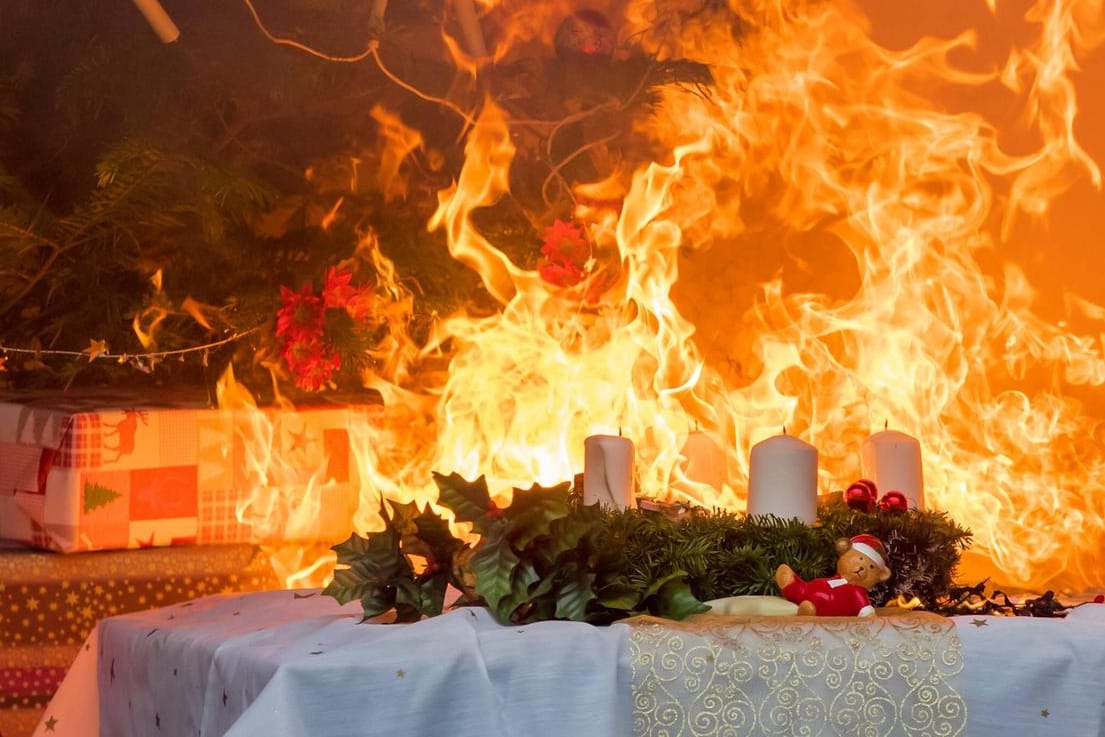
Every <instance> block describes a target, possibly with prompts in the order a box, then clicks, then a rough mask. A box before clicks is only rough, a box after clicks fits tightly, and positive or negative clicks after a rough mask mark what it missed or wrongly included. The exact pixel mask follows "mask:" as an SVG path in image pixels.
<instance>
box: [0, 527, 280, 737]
mask: <svg viewBox="0 0 1105 737" xmlns="http://www.w3.org/2000/svg"><path fill="white" fill-rule="evenodd" d="M276 588H280V582H279V581H278V580H277V578H276V576H275V575H274V573H273V571H272V567H271V566H270V565H269V562H268V558H267V557H266V556H264V555H263V554H261V553H260V551H259V549H258V548H256V547H255V546H252V545H244V544H239V545H203V546H192V547H175V548H157V549H151V550H141V551H137V550H126V551H109V552H99V553H76V554H73V555H59V554H57V553H43V552H39V551H35V550H26V549H22V550H0V735H4V737H18V736H20V735H29V734H30V733H31V731H32V730H33V729H34V725H35V724H36V723H37V722H38V719H39V716H40V715H41V712H42V709H43V708H44V707H45V706H46V704H47V703H48V702H49V700H50V698H51V697H52V696H53V694H54V691H55V690H56V689H57V686H58V684H59V683H60V682H61V680H62V678H63V677H64V675H65V673H66V670H67V669H68V668H69V665H70V663H72V662H73V659H74V658H75V657H76V655H77V653H78V651H79V649H80V647H81V644H82V643H83V642H85V640H86V638H87V637H88V634H89V633H90V632H91V631H92V629H93V628H94V627H95V626H96V623H97V622H99V621H100V619H102V618H103V617H107V616H112V615H116V614H127V613H131V612H135V611H140V610H144V609H152V608H155V607H160V606H166V605H169V604H177V603H181V602H186V601H191V600H192V599H195V598H198V597H202V596H205V595H208V594H213V593H220V592H238V591H265V590H271V589H276Z"/></svg>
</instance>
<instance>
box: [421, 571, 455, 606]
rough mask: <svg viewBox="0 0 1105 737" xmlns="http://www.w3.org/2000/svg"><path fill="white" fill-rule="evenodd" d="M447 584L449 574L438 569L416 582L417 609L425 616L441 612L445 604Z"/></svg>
mask: <svg viewBox="0 0 1105 737" xmlns="http://www.w3.org/2000/svg"><path fill="white" fill-rule="evenodd" d="M448 584H449V574H448V573H447V572H445V571H439V572H437V573H435V574H433V575H432V576H429V577H428V578H425V579H423V580H421V581H419V582H418V594H419V602H418V609H419V611H421V612H422V613H423V614H424V615H426V616H427V617H436V616H437V615H439V614H441V610H442V609H443V608H444V606H445V589H446V587H447V586H448Z"/></svg>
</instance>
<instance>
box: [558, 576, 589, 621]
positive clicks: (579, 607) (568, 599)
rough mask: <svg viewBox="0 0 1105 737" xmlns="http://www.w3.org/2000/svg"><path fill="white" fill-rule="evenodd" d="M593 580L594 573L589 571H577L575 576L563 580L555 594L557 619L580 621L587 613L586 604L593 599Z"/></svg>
mask: <svg viewBox="0 0 1105 737" xmlns="http://www.w3.org/2000/svg"><path fill="white" fill-rule="evenodd" d="M594 582H595V574H594V573H591V572H590V571H577V572H576V575H575V576H573V577H572V578H570V579H569V580H568V581H567V582H565V584H564V585H563V586H561V587H560V591H559V593H558V594H557V596H556V617H557V619H570V620H572V621H574V622H582V621H583V620H584V618H585V617H586V615H587V605H588V604H589V603H591V602H592V601H594V599H595V592H594V590H593V589H592V588H591V585H592V584H593V583H594Z"/></svg>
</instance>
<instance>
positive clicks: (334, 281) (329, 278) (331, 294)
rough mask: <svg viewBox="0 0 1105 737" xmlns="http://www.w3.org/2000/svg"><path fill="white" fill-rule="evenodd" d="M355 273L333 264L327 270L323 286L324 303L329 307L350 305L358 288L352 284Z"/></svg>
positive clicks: (337, 307) (338, 307) (340, 307)
mask: <svg viewBox="0 0 1105 737" xmlns="http://www.w3.org/2000/svg"><path fill="white" fill-rule="evenodd" d="M352 281H353V274H352V273H350V272H348V271H345V270H342V271H338V270H337V268H335V267H333V266H331V267H330V270H329V271H327V272H326V282H325V284H323V286H322V304H323V306H324V307H327V308H331V307H333V308H336V309H345V308H346V307H348V306H349V302H350V300H352V299H353V298H354V297H355V296H356V294H357V290H356V289H355V288H354V287H353V286H352V285H351V284H350V282H352Z"/></svg>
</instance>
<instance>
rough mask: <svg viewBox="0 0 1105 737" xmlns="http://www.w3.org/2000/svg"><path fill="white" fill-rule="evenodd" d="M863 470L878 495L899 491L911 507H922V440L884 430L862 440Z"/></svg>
mask: <svg viewBox="0 0 1105 737" xmlns="http://www.w3.org/2000/svg"><path fill="white" fill-rule="evenodd" d="M863 473H864V475H865V476H867V477H868V478H870V479H871V480H872V481H874V482H875V485H876V486H878V487H879V494H880V495H881V494H885V493H886V492H888V491H892V490H895V489H896V490H898V491H900V492H902V493H903V494H905V498H906V499H907V500H909V506H910V507H911V508H913V509H924V508H925V484H924V477H923V475H922V472H921V443H920V442H918V441H917V438H915V437H912V436H910V435H906V434H905V433H904V432H898V431H897V430H883V431H882V432H877V433H875V434H874V435H872V436H871V437H869V438H867V440H864V441H863Z"/></svg>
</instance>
